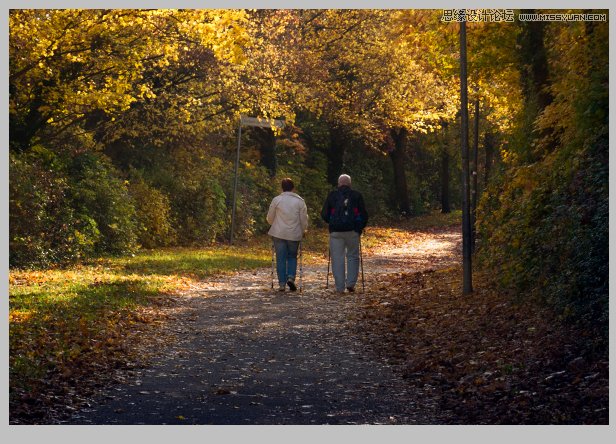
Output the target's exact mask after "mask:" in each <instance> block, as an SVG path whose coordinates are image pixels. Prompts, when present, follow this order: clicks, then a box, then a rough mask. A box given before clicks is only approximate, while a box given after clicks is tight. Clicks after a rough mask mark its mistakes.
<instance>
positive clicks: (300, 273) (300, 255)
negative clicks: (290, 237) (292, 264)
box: [299, 241, 304, 293]
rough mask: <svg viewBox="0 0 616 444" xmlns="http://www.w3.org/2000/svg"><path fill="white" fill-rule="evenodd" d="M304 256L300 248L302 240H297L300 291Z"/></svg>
mask: <svg viewBox="0 0 616 444" xmlns="http://www.w3.org/2000/svg"><path fill="white" fill-rule="evenodd" d="M303 258H304V250H303V249H302V241H299V292H300V293H301V292H302V290H303V288H304V285H303V284H304V281H303V280H302V268H303V267H302V263H303Z"/></svg>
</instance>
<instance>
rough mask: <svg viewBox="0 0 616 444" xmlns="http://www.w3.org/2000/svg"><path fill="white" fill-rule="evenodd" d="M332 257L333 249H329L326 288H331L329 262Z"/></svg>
mask: <svg viewBox="0 0 616 444" xmlns="http://www.w3.org/2000/svg"><path fill="white" fill-rule="evenodd" d="M331 259H332V250H330V249H329V248H328V249H327V279H326V280H325V288H329V263H330V262H331Z"/></svg>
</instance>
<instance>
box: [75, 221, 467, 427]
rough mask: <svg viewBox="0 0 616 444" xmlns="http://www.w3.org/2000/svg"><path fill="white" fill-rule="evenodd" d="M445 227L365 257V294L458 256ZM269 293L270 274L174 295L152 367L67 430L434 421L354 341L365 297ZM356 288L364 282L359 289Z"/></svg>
mask: <svg viewBox="0 0 616 444" xmlns="http://www.w3.org/2000/svg"><path fill="white" fill-rule="evenodd" d="M460 242H461V240H460V235H459V232H458V230H457V229H455V228H445V229H438V230H432V231H430V232H422V233H417V234H416V235H413V236H412V237H411V238H410V240H408V241H407V242H404V243H403V244H400V245H396V246H394V247H392V248H389V249H387V250H385V249H383V248H381V249H377V250H376V251H372V252H370V253H369V254H368V253H364V254H365V257H364V272H365V281H366V292H369V291H370V288H371V287H372V286H375V285H379V286H382V285H383V282H385V280H386V275H387V274H391V273H397V272H402V271H405V272H409V271H421V270H425V269H430V268H440V267H443V266H447V265H448V264H451V263H453V262H454V261H457V260H459V251H460V250H461V248H460ZM326 270H327V263H326V262H325V261H324V262H322V263H319V264H311V265H309V266H306V265H304V273H303V291H302V293H299V292H296V293H290V292H285V293H278V292H273V291H272V290H271V278H270V269H259V270H256V271H243V272H240V273H237V274H234V275H231V276H223V277H218V278H215V279H211V280H208V281H204V282H202V283H200V284H199V285H196V286H194V288H192V289H191V290H190V291H188V292H186V293H185V294H183V295H180V296H178V297H177V298H176V300H175V304H174V306H173V307H172V308H169V309H168V310H169V315H170V317H171V322H168V323H167V324H166V326H165V327H164V328H165V331H164V332H163V335H162V336H161V337H164V338H165V340H164V341H162V340H161V341H159V343H158V345H157V346H156V352H155V356H154V358H153V359H152V361H151V365H149V366H148V367H146V368H142V369H136V370H133V371H131V372H130V373H128V374H126V375H125V378H124V379H125V380H124V382H123V383H119V384H116V385H115V386H112V387H110V388H109V389H108V390H107V391H106V392H105V393H103V394H102V395H101V396H99V397H98V398H97V400H95V401H94V402H93V403H92V404H91V405H90V406H89V407H88V408H85V409H82V410H81V411H79V412H77V413H76V414H75V415H73V417H72V418H70V419H69V420H67V421H64V423H69V424H438V423H442V422H443V418H440V416H439V412H438V411H437V409H436V407H435V406H434V405H431V404H429V401H427V399H428V398H427V397H425V396H422V393H421V392H420V391H419V390H417V389H412V388H410V387H409V386H408V384H406V383H405V381H404V380H403V379H402V378H401V377H400V375H399V373H397V372H396V371H395V368H394V367H393V366H392V365H390V364H388V363H387V362H382V361H376V360H374V358H372V357H373V356H375V355H376V354H375V353H374V352H373V350H371V349H370V346H368V345H366V343H365V342H362V341H361V340H360V339H359V338H358V337H357V335H356V334H355V333H353V328H352V327H353V324H352V322H353V320H352V319H353V315H354V314H355V313H356V310H357V306H358V304H359V303H360V302H361V299H362V297H363V295H362V293H361V292H356V293H354V294H348V293H347V294H344V295H337V294H334V293H333V292H332V286H333V280H332V278H331V276H330V289H328V290H326V289H325V277H326ZM358 288H361V281H360V282H359V283H358Z"/></svg>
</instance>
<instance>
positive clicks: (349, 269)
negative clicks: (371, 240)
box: [267, 174, 368, 293]
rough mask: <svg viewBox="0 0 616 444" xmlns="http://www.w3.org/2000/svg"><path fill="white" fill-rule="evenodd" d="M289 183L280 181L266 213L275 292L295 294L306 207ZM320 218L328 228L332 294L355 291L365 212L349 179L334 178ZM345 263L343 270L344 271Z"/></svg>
mask: <svg viewBox="0 0 616 444" xmlns="http://www.w3.org/2000/svg"><path fill="white" fill-rule="evenodd" d="M294 189H295V187H294V185H293V181H292V180H291V179H289V178H286V179H283V180H282V193H281V194H279V195H278V196H276V197H275V198H274V199H273V200H272V203H271V204H270V207H269V211H268V212H267V222H268V223H269V224H270V225H271V228H270V230H269V232H268V234H269V235H270V236H272V240H273V242H274V249H275V251H276V272H277V274H278V284H279V287H278V290H279V291H285V289H286V287H287V286H288V287H289V289H290V290H291V291H295V290H297V286H296V284H295V274H296V271H297V254H298V250H299V246H300V242H301V240H302V238H303V236H304V234H305V233H306V230H307V228H308V214H307V208H306V203H305V202H304V199H302V198H301V197H300V196H299V195H298V194H296V193H294ZM321 217H322V218H323V220H324V221H325V222H326V223H327V224H328V226H329V251H330V255H331V256H330V257H331V261H332V274H333V275H334V282H335V284H336V291H337V292H338V293H344V291H345V288H346V290H347V291H349V292H353V291H355V284H356V282H357V277H358V275H359V255H360V251H359V248H360V246H359V237H360V236H361V233H362V230H363V229H364V227H365V226H366V223H367V222H368V212H367V211H366V207H365V205H364V198H363V197H362V195H361V193H359V192H358V191H356V190H353V189H351V177H350V176H348V175H347V174H343V175H341V176H340V177H339V178H338V188H337V189H336V190H334V191H332V192H331V193H329V195H328V196H327V199H326V200H325V203H324V204H323V209H322V210H321ZM345 262H346V270H345Z"/></svg>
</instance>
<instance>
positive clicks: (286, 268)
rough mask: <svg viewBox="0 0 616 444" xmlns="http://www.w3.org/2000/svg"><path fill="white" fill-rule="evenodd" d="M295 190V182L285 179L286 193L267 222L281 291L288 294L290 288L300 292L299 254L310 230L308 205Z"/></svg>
mask: <svg viewBox="0 0 616 444" xmlns="http://www.w3.org/2000/svg"><path fill="white" fill-rule="evenodd" d="M294 189H295V186H294V185H293V181H292V180H291V179H289V178H288V177H287V178H285V179H282V193H280V194H279V195H278V196H276V197H274V199H273V200H272V203H271V204H270V207H269V211H268V212H267V222H268V223H269V224H270V225H271V228H270V229H269V231H268V233H267V234H269V235H270V236H272V241H273V242H274V249H275V250H276V272H277V274H278V284H279V287H278V291H284V290H285V288H286V286H287V285H288V286H289V289H290V290H291V291H295V290H297V287H296V285H295V273H296V271H297V251H298V249H299V243H300V241H301V240H302V237H303V236H304V233H305V231H306V229H307V228H308V210H307V208H306V203H305V202H304V199H302V198H301V197H300V196H299V195H297V194H296V193H294V192H293V190H294Z"/></svg>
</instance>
